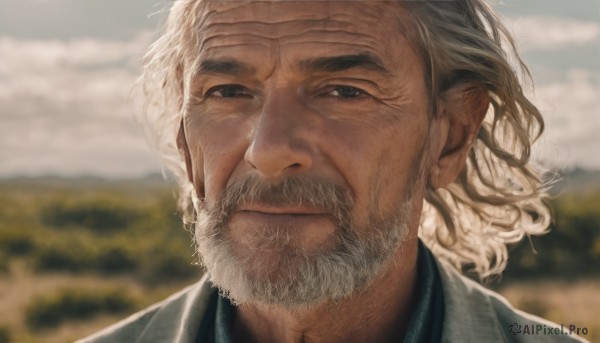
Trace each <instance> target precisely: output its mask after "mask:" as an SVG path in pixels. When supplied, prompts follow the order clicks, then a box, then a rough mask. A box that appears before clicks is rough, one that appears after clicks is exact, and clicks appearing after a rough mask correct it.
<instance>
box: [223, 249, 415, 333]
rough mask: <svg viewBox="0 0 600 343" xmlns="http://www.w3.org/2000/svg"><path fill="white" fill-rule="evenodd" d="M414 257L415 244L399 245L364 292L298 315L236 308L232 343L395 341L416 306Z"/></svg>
mask: <svg viewBox="0 0 600 343" xmlns="http://www.w3.org/2000/svg"><path fill="white" fill-rule="evenodd" d="M417 253H418V243H417V239H411V240H409V241H405V242H404V243H403V244H402V246H401V247H400V249H399V250H398V251H397V253H396V256H395V258H394V259H393V261H390V263H389V265H388V266H387V267H386V268H385V270H384V272H383V273H382V275H381V276H380V277H378V278H377V279H376V280H375V281H374V282H373V283H372V285H371V286H370V287H369V288H367V289H366V290H364V291H362V292H359V293H357V294H355V295H354V296H352V297H350V298H348V299H345V300H344V301H341V302H335V303H334V302H331V301H329V302H325V303H322V304H320V305H317V306H315V307H314V308H311V309H310V310H306V311H301V312H300V311H292V310H289V309H285V308H279V307H273V306H262V305H255V304H251V305H250V304H248V305H241V306H239V307H238V311H237V315H236V320H235V324H234V329H233V338H234V342H236V343H254V342H261V343H269V342H273V343H274V342H278V343H305V342H306V343H309V342H310V343H338V342H344V343H353V342H383V343H385V342H400V341H402V338H403V337H404V334H405V333H406V330H407V328H408V322H409V320H410V316H411V314H412V311H413V310H414V308H415V306H416V301H417V296H416V295H417V293H418V292H417V285H416V283H417Z"/></svg>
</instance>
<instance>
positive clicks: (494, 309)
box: [77, 260, 587, 343]
mask: <svg viewBox="0 0 600 343" xmlns="http://www.w3.org/2000/svg"><path fill="white" fill-rule="evenodd" d="M437 265H438V270H439V272H440V277H441V280H442V287H443V291H444V306H445V311H446V313H445V314H444V324H443V329H442V341H443V342H461V343H463V342H464V343H471V342H472V343H482V342H587V341H586V340H584V339H582V338H580V337H578V336H575V335H569V334H554V335H551V334H545V332H549V330H550V328H558V330H560V325H557V324H556V323H552V322H550V321H547V320H544V319H542V318H539V317H536V316H533V315H530V314H527V313H524V312H522V311H519V310H517V309H515V308H513V307H512V306H511V305H510V304H509V303H508V302H507V301H506V299H504V298H502V297H501V296H500V295H499V294H497V293H494V292H492V291H490V290H487V289H485V288H483V287H482V286H480V285H479V284H477V283H476V282H473V281H471V280H469V279H467V278H465V277H464V276H462V275H460V274H459V273H458V272H456V271H455V270H454V269H453V268H452V267H450V266H449V265H446V264H445V263H443V262H440V261H439V260H438V261H437ZM213 291H214V289H213V288H212V286H211V283H210V282H209V281H208V279H207V277H206V276H205V277H204V278H202V280H200V281H199V282H198V283H196V284H194V285H192V286H190V287H188V288H186V289H184V290H182V291H180V292H178V293H176V294H174V295H172V296H171V297H169V298H168V299H166V300H164V301H162V302H160V303H157V304H155V305H153V306H151V307H149V308H147V309H145V310H143V311H141V312H138V313H136V314H134V315H132V316H130V317H129V318H127V319H125V320H123V321H121V322H119V323H117V324H114V325H112V326H110V327H108V328H106V329H104V330H102V331H100V332H98V333H96V334H94V335H92V336H90V337H88V338H85V339H82V340H80V341H77V343H151V342H152V343H195V342H194V339H195V337H196V334H197V332H198V327H199V324H200V322H201V321H202V317H203V315H204V312H205V311H206V307H207V305H208V299H209V298H210V294H211V293H212V292H213ZM532 325H533V327H532ZM536 325H537V326H538V328H540V329H541V330H540V331H539V332H538V333H537V334H531V333H532V330H531V329H535V327H536ZM511 326H512V327H511ZM526 326H527V327H526ZM511 329H512V331H511ZM544 329H545V330H544ZM515 331H520V333H518V332H515ZM513 332H514V334H513ZM563 332H568V328H566V327H565V328H563Z"/></svg>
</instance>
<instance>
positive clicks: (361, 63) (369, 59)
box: [300, 54, 390, 74]
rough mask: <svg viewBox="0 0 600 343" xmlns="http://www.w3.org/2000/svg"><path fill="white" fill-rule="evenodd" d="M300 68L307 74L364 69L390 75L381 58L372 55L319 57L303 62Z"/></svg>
mask: <svg viewBox="0 0 600 343" xmlns="http://www.w3.org/2000/svg"><path fill="white" fill-rule="evenodd" d="M300 68H301V69H302V70H303V71H306V72H327V73H335V72H340V71H345V70H348V69H352V68H363V69H367V70H373V71H377V72H381V73H384V74H390V72H389V70H387V69H386V68H385V67H384V66H383V63H381V61H380V60H379V58H377V57H374V56H372V55H370V54H356V55H341V56H332V57H319V58H315V59H310V60H306V61H302V62H301V63H300Z"/></svg>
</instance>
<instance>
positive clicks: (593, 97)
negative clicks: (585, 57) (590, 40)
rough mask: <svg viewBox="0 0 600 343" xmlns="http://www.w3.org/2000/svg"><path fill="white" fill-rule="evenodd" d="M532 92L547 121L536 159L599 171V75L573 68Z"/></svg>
mask: <svg viewBox="0 0 600 343" xmlns="http://www.w3.org/2000/svg"><path fill="white" fill-rule="evenodd" d="M535 93H536V96H535V98H536V103H537V104H538V107H539V108H540V110H541V111H542V114H543V115H544V118H545V120H546V135H545V138H544V139H543V140H542V142H541V146H540V147H538V151H537V153H538V156H541V157H542V159H544V160H546V161H549V162H551V163H555V164H556V165H557V166H559V167H562V166H566V165H574V164H576V165H578V166H581V167H587V168H596V169H598V168H600V155H599V154H598V152H599V151H600V138H599V137H600V136H599V134H598V133H599V132H600V119H599V117H598V116H599V115H600V102H599V101H598V99H600V72H597V71H591V70H582V69H572V70H569V71H567V72H566V74H565V77H564V78H563V79H560V80H555V81H553V82H547V83H545V84H541V85H539V86H538V88H537V89H536V92H535Z"/></svg>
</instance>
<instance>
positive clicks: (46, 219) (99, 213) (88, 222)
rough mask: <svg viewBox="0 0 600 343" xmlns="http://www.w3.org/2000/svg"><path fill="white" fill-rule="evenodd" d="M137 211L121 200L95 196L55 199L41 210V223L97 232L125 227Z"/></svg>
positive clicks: (132, 219)
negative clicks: (82, 228)
mask: <svg viewBox="0 0 600 343" xmlns="http://www.w3.org/2000/svg"><path fill="white" fill-rule="evenodd" d="M138 217H139V213H138V212H137V211H136V210H135V209H133V208H132V207H131V206H128V205H127V204H126V203H124V202H122V201H116V200H109V199H103V198H95V199H92V200H85V201H62V202H60V201H57V202H53V203H51V204H49V205H47V206H46V207H45V208H44V209H43V210H42V211H41V219H42V223H44V224H45V225H48V226H52V227H56V228H64V227H71V226H81V227H86V228H89V229H91V230H93V231H97V232H103V233H106V232H113V231H118V230H122V229H124V228H126V227H127V226H129V225H130V224H131V223H132V222H133V221H135V220H136V219H137V218H138Z"/></svg>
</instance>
